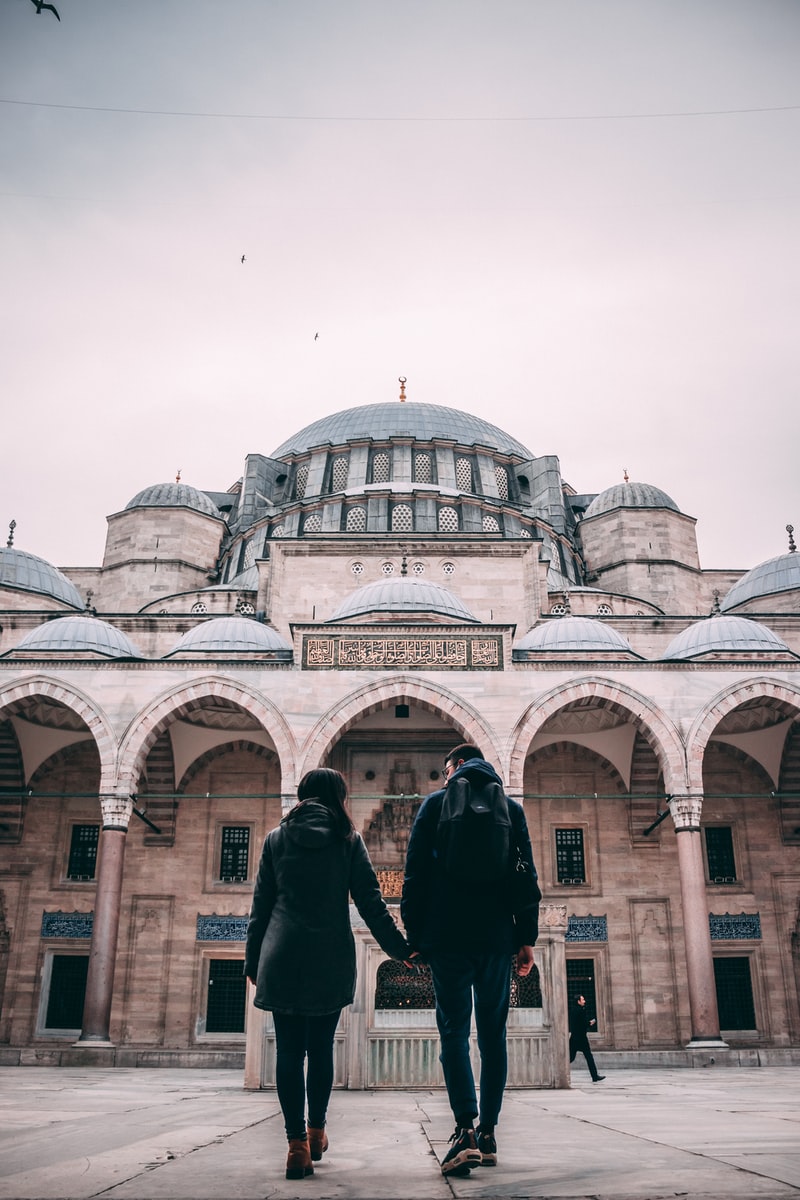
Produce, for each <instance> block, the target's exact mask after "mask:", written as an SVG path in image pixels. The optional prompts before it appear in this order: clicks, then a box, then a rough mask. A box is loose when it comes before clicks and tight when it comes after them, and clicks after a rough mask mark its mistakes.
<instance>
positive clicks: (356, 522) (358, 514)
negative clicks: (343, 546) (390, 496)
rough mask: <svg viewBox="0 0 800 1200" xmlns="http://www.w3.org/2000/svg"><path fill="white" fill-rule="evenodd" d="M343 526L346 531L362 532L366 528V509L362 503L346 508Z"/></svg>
mask: <svg viewBox="0 0 800 1200" xmlns="http://www.w3.org/2000/svg"><path fill="white" fill-rule="evenodd" d="M345 528H346V529H347V532H348V533H363V532H364V530H365V529H366V528H367V510H366V509H365V508H364V507H363V506H362V505H360V504H356V505H354V507H353V508H348V510H347V520H346V524H345Z"/></svg>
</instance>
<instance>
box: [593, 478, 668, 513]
mask: <svg viewBox="0 0 800 1200" xmlns="http://www.w3.org/2000/svg"><path fill="white" fill-rule="evenodd" d="M614 508H671V509H672V511H673V512H680V509H679V508H678V506H677V504H676V503H675V501H674V500H673V499H672V497H671V496H668V495H667V493H666V492H662V490H661V488H657V487H653V485H652V484H651V483H632V482H628V483H615V484H614V486H613V487H610V488H606V490H605V491H604V492H601V493H600V495H599V496H595V498H594V500H593V501H592V502H591V504H590V505H589V507H588V508H587V509H586V512H585V513H584V519H586V517H596V516H598V515H599V514H600V513H604V512H611V510H612V509H614Z"/></svg>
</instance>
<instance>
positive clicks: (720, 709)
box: [686, 676, 800, 795]
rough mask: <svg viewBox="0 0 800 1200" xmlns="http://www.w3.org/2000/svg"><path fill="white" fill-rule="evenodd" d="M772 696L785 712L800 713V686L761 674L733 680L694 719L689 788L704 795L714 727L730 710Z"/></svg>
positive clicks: (689, 750)
mask: <svg viewBox="0 0 800 1200" xmlns="http://www.w3.org/2000/svg"><path fill="white" fill-rule="evenodd" d="M759 699H761V700H771V701H773V704H774V707H775V709H776V711H777V712H781V713H783V715H784V716H791V717H797V716H800V688H798V687H795V686H793V685H792V684H788V683H785V682H784V681H782V680H779V679H770V678H769V676H762V677H756V678H753V677H752V676H750V677H749V678H747V679H745V680H742V681H741V682H740V683H734V684H731V686H730V687H728V688H726V689H725V690H724V691H722V692H720V693H719V694H718V695H717V696H715V697H714V699H713V700H712V701H711V702H710V703H709V704H708V705H707V706H706V708H705V710H704V711H703V712H702V713H700V715H699V716H698V717H697V719H696V720H695V722H694V724H693V725H692V727H691V729H690V730H689V734H688V736H687V739H686V757H687V764H688V774H689V790H690V791H691V792H696V793H697V794H699V795H702V791H703V759H704V757H705V752H706V747H707V746H708V742H709V739H710V737H711V735H712V734H713V732H714V730H715V729H716V728H717V726H718V725H719V723H720V721H722V720H723V719H724V718H725V717H726V716H727V715H728V713H730V712H733V710H734V709H735V708H739V707H740V706H741V705H742V704H747V703H749V702H750V701H752V700H759Z"/></svg>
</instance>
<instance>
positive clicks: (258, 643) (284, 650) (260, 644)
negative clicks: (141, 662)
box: [164, 617, 292, 658]
mask: <svg viewBox="0 0 800 1200" xmlns="http://www.w3.org/2000/svg"><path fill="white" fill-rule="evenodd" d="M275 653H280V654H281V655H283V656H289V657H291V653H292V648H291V646H290V645H289V643H288V642H287V641H285V639H284V638H282V637H281V635H280V634H279V633H278V632H277V630H275V629H272V628H270V626H269V625H263V624H262V623H261V621H254V620H253V618H252V617H211V618H210V619H209V620H208V621H201V622H200V624H199V625H194V626H193V627H192V628H191V629H188V630H187V631H186V633H184V634H183V635H182V636H181V637H180V638H179V640H178V641H177V642H176V644H175V646H173V648H172V650H170V652H169V654H165V655H164V657H165V658H171V657H172V656H173V655H174V654H189V655H195V654H219V655H227V654H275Z"/></svg>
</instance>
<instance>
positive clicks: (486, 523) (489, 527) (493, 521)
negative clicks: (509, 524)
mask: <svg viewBox="0 0 800 1200" xmlns="http://www.w3.org/2000/svg"><path fill="white" fill-rule="evenodd" d="M483 532H484V533H499V532H500V522H499V521H498V519H497V517H492V516H490V515H489V514H488V513H487V514H486V516H485V517H484V518H483Z"/></svg>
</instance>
